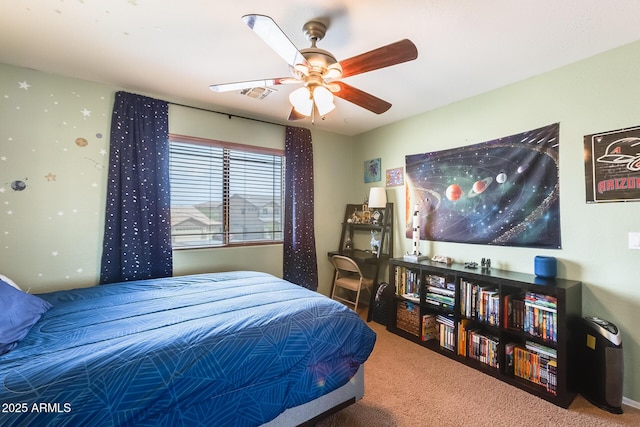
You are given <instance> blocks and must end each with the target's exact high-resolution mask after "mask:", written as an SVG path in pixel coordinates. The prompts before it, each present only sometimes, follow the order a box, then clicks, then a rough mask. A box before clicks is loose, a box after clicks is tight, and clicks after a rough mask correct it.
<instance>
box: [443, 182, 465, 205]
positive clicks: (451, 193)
mask: <svg viewBox="0 0 640 427" xmlns="http://www.w3.org/2000/svg"><path fill="white" fill-rule="evenodd" d="M445 194H446V196H447V199H449V200H451V201H452V202H455V201H456V200H458V199H459V198H460V196H462V188H460V186H459V185H458V184H451V185H450V186H448V187H447V191H446V193H445Z"/></svg>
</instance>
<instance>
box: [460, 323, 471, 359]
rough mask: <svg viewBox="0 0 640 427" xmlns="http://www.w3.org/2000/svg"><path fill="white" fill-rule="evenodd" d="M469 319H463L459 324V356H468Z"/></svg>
mask: <svg viewBox="0 0 640 427" xmlns="http://www.w3.org/2000/svg"><path fill="white" fill-rule="evenodd" d="M469 322H470V320H469V319H462V320H460V321H459V322H458V354H459V355H460V356H466V355H467V328H468V326H469Z"/></svg>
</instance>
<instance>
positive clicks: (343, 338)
mask: <svg viewBox="0 0 640 427" xmlns="http://www.w3.org/2000/svg"><path fill="white" fill-rule="evenodd" d="M39 296H40V297H42V298H43V299H45V300H47V301H49V302H50V303H51V304H52V305H53V308H52V309H51V310H49V311H48V312H47V313H45V315H44V316H43V317H42V319H41V320H40V321H39V322H38V323H37V324H36V325H35V326H34V327H33V329H32V330H31V332H30V333H29V334H28V335H27V337H26V338H24V339H23V340H22V341H21V342H20V343H19V344H18V346H17V347H16V348H15V349H14V350H12V351H10V352H9V353H7V354H5V355H3V356H0V404H1V405H2V406H1V408H0V410H1V411H2V413H0V424H2V425H3V426H8V425H47V424H50V425H56V426H64V425H69V426H79V425H92V426H121V425H150V426H151V425H152V426H163V425H164V426H179V425H188V426H195V425H207V426H213V425H216V426H222V425H233V426H242V425H259V424H262V423H264V422H267V421H269V420H271V419H273V418H275V417H276V416H277V415H278V414H280V413H281V412H283V411H284V410H285V409H287V408H290V407H294V406H297V405H300V404H302V403H305V402H308V401H310V400H313V399H315V398H317V397H319V396H321V395H323V394H326V393H328V392H330V391H332V390H334V389H336V388H338V387H340V386H342V385H343V384H345V383H346V382H347V381H348V380H349V379H350V378H351V377H352V376H353V375H354V374H355V372H356V370H357V369H358V367H359V365H360V364H362V363H363V362H364V361H365V360H366V359H367V357H368V356H369V354H370V353H371V351H372V349H373V346H374V343H375V339H376V337H375V333H374V332H373V331H372V330H371V329H370V328H369V327H368V326H367V325H366V324H365V323H364V322H363V321H362V320H361V319H360V318H359V317H358V316H357V315H356V314H355V313H354V312H353V311H352V310H350V309H348V308H346V307H344V306H343V305H341V304H338V303H336V302H335V301H332V300H330V299H329V298H327V297H325V296H323V295H320V294H318V293H316V292H312V291H309V290H307V289H304V288H301V287H299V286H296V285H294V284H291V283H289V282H286V281H284V280H281V279H278V278H276V277H273V276H271V275H268V274H264V273H257V272H229V273H213V274H201V275H193V276H184V277H173V278H165V279H153V280H144V281H137V282H124V283H118V284H111V285H103V286H96V287H91V288H84V289H76V290H70V291H59V292H52V293H49V294H42V295H39Z"/></svg>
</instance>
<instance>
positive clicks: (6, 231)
mask: <svg viewBox="0 0 640 427" xmlns="http://www.w3.org/2000/svg"><path fill="white" fill-rule="evenodd" d="M118 90H121V89H120V88H113V87H108V86H105V85H101V84H97V83H92V82H87V81H82V80H77V79H72V78H67V77H61V76H55V75H50V74H46V73H42V72H39V71H35V70H30V69H25V68H19V67H13V66H10V65H3V64H0V117H1V119H0V273H2V274H5V275H7V276H8V277H10V278H12V279H13V280H14V281H16V282H17V283H18V284H19V285H21V287H22V288H23V289H25V290H26V289H31V292H33V293H39V292H46V291H51V290H57V289H69V288H74V287H84V286H93V285H95V284H97V283H98V280H99V273H100V257H101V254H102V233H103V227H104V207H105V199H106V183H107V162H108V158H109V132H110V126H111V109H112V107H113V100H114V96H115V93H116V92H117V91H118ZM205 90H206V88H205ZM147 95H149V96H154V95H153V94H147ZM169 101H170V100H169ZM169 130H170V132H173V133H179V134H185V135H191V136H198V137H204V138H212V139H219V140H223V141H231V142H236V143H242V144H253V145H261V146H267V147H271V148H284V127H283V126H278V125H269V124H265V123H261V122H257V121H251V120H245V119H240V118H231V119H230V118H229V117H228V116H227V115H220V114H215V113H211V112H206V111H202V110H199V109H193V108H188V107H181V106H177V105H173V104H171V105H170V107H169ZM312 136H313V142H314V163H315V179H316V185H315V194H316V209H315V210H316V224H317V225H316V228H317V230H318V231H317V233H316V234H317V240H316V243H317V247H318V264H319V276H320V277H319V279H320V288H319V290H320V292H322V293H325V294H328V293H329V289H330V287H331V279H332V277H331V275H332V270H331V267H330V264H329V262H328V259H327V257H326V253H327V252H328V251H330V250H333V249H335V247H337V244H338V239H339V229H340V228H339V224H340V221H341V219H342V214H343V212H342V209H343V206H344V205H345V204H346V203H347V202H348V198H349V194H350V183H351V180H352V173H351V170H350V168H349V165H350V162H351V152H352V151H351V144H350V142H351V140H350V139H349V138H346V137H341V136H338V135H333V134H329V133H326V132H318V131H316V130H314V129H312ZM14 182H15V183H16V184H13V183H14ZM20 182H21V183H23V184H20ZM12 184H13V187H12ZM22 185H24V186H25V187H24V189H21V188H22ZM14 187H15V188H17V189H18V190H16V189H14ZM327 230H329V231H327ZM238 269H247V270H260V271H266V272H269V273H271V274H274V275H276V276H282V245H266V246H253V247H244V248H217V249H192V250H180V251H175V252H174V274H189V273H200V272H209V271H224V270H238Z"/></svg>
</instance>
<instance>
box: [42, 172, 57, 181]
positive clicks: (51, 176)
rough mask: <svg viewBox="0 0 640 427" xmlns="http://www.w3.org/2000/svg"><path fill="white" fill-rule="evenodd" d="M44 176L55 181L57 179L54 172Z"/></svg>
mask: <svg viewBox="0 0 640 427" xmlns="http://www.w3.org/2000/svg"><path fill="white" fill-rule="evenodd" d="M44 177H45V178H47V181H55V180H56V176H55V175H54V174H52V173H51V172H49V173H48V174H47V175H45V176H44Z"/></svg>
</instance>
